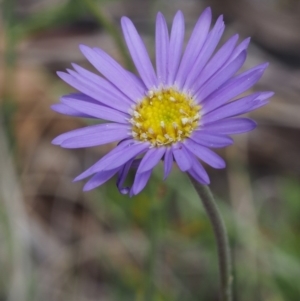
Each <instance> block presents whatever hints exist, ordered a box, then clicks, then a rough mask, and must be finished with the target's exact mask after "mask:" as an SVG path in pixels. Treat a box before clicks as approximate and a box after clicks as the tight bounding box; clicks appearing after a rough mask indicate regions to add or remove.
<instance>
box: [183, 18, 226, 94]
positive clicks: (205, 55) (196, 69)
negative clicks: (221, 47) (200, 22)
mask: <svg viewBox="0 0 300 301" xmlns="http://www.w3.org/2000/svg"><path fill="white" fill-rule="evenodd" d="M224 28H225V26H224V22H223V16H220V17H219V18H218V20H217V22H216V24H215V26H214V28H213V29H212V30H211V32H210V33H209V34H208V37H207V39H206V41H205V44H204V46H203V47H202V49H201V51H200V53H199V55H198V57H197V59H196V61H195V62H194V64H193V66H192V68H191V69H190V72H189V73H188V76H187V79H186V81H185V84H184V89H186V90H190V89H191V87H192V86H193V84H194V82H195V80H196V79H197V78H198V77H199V74H200V72H201V71H202V69H203V67H204V66H205V65H206V63H207V61H208V60H209V58H210V57H211V55H212V54H213V52H214V51H215V49H216V47H217V45H218V43H219V41H220V39H221V36H222V34H223V32H224Z"/></svg>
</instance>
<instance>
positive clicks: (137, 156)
mask: <svg viewBox="0 0 300 301" xmlns="http://www.w3.org/2000/svg"><path fill="white" fill-rule="evenodd" d="M211 19H212V16H211V10H210V8H207V9H206V10H205V11H204V12H203V13H202V15H201V16H200V18H199V20H198V21H197V23H196V25H195V28H194V30H193V32H192V34H191V37H190V39H189V41H188V44H187V46H186V49H185V51H184V52H183V50H182V48H183V41H184V17H183V14H182V13H181V12H180V11H179V12H178V13H177V14H176V15H175V17H174V20H173V24H172V28H171V32H170V35H169V31H168V28H167V24H166V20H165V18H164V16H163V15H162V14H161V13H158V15H157V19H156V36H155V39H156V43H155V44H156V46H155V47H156V72H155V70H154V68H153V65H152V63H151V61H150V58H149V55H148V53H147V50H146V48H145V45H144V43H143V41H142V39H141V37H140V36H139V34H138V33H137V31H136V29H135V27H134V25H133V23H132V22H131V21H130V20H129V19H128V18H126V17H123V18H122V20H121V24H122V29H123V34H124V37H125V40H126V43H127V46H128V49H129V52H130V54H131V57H132V60H133V62H134V64H135V66H136V69H137V71H138V73H139V77H137V76H136V75H134V74H132V73H131V72H129V71H127V70H125V69H123V68H122V67H121V66H120V65H119V64H118V63H117V62H116V61H115V60H114V59H113V58H111V57H110V56H109V55H108V54H107V53H105V52H104V51H102V50H101V49H98V48H90V47H88V46H84V45H81V46H80V50H81V51H82V53H83V54H84V56H85V57H86V58H87V59H88V61H89V62H90V63H91V64H92V65H93V66H94V67H95V68H96V69H97V70H98V71H99V72H100V73H101V74H102V75H103V77H101V76H99V75H96V74H94V73H92V72H90V71H88V70H85V69H83V68H82V67H80V66H78V65H76V64H73V67H74V69H75V71H73V70H67V71H68V73H64V72H58V75H59V76H60V78H61V79H63V80H64V81H65V82H66V83H68V84H69V85H71V86H72V87H74V88H75V89H77V90H78V91H80V93H75V94H70V95H67V96H63V97H62V98H61V103H60V104H56V105H53V106H52V109H53V110H55V111H57V112H59V113H62V114H66V115H71V116H79V117H90V118H99V119H105V120H107V121H109V122H107V123H104V124H98V125H92V126H87V127H84V128H81V129H77V130H73V131H70V132H68V133H65V134H62V135H60V136H58V137H57V138H55V139H54V140H53V143H54V144H57V145H60V146H62V147H64V148H82V147H92V146H96V145H102V144H105V143H110V142H115V141H119V144H118V145H117V146H116V147H115V148H114V149H113V150H112V151H111V152H109V153H108V154H107V155H105V156H104V157H102V158H101V160H99V161H98V162H97V163H95V164H94V165H93V166H91V167H90V168H89V169H87V170H86V171H84V172H83V173H82V174H80V175H79V176H78V177H77V178H76V179H75V180H82V179H84V178H87V177H90V176H92V177H91V178H90V179H89V181H88V182H87V183H86V184H85V186H84V190H90V189H93V188H95V187H97V186H99V185H102V184H103V183H105V182H106V181H107V180H108V179H110V178H111V177H113V176H114V175H115V174H118V179H117V186H118V188H119V190H120V192H121V193H124V194H126V193H129V194H130V195H131V196H132V195H136V194H138V193H139V192H140V191H141V190H142V189H143V188H144V187H145V185H146V184H147V182H148V180H149V178H150V175H151V172H152V170H153V168H154V167H155V166H156V165H157V164H158V163H159V161H160V160H163V162H164V179H165V178H166V177H167V176H168V175H169V173H170V171H171V168H172V165H173V162H174V161H175V162H176V163H177V165H178V167H179V169H180V170H182V171H183V172H187V173H189V174H190V175H191V176H192V177H194V178H195V179H196V180H197V181H199V182H200V183H202V184H209V182H210V180H209V176H208V174H207V172H206V171H205V169H204V168H203V166H202V164H201V163H200V161H199V159H200V160H201V161H203V162H205V163H206V164H208V165H210V166H212V167H214V168H224V167H225V162H224V160H223V159H222V158H221V157H220V156H218V155H217V154H216V153H215V152H213V151H212V150H211V149H210V148H220V147H225V146H228V145H231V144H232V143H233V140H232V139H231V138H230V137H229V136H228V135H231V134H239V133H243V132H248V131H250V130H253V129H254V128H255V126H256V124H255V122H254V121H252V120H251V119H248V118H240V117H236V116H238V115H240V114H244V113H247V112H250V111H252V110H254V109H257V108H259V107H261V106H263V105H265V104H266V103H267V102H268V98H270V97H271V96H272V95H273V93H272V92H256V93H252V94H250V95H248V96H243V97H241V98H238V99H237V97H238V96H239V95H240V94H242V93H244V92H245V91H246V90H248V89H249V88H250V87H252V86H253V85H254V84H255V83H256V82H257V81H258V80H259V79H260V77H261V76H262V74H263V72H264V70H265V69H266V67H267V64H262V65H259V66H257V67H255V68H252V69H250V70H248V71H246V72H243V73H240V74H238V75H235V74H236V73H237V71H238V70H239V69H240V68H241V67H242V65H243V64H244V62H245V60H246V56H247V51H246V49H247V46H248V44H249V41H250V39H246V40H244V41H242V42H241V43H240V44H238V45H236V44H237V41H238V35H234V36H233V37H231V38H230V39H229V40H228V41H227V42H226V43H225V44H224V45H223V46H222V47H221V48H220V49H219V50H218V51H217V52H216V53H215V54H213V53H214V52H215V49H216V47H217V45H218V43H219V41H220V39H221V36H222V34H223V31H224V28H225V27H224V22H223V18H222V16H220V17H219V18H218V20H217V21H216V23H215V25H214V26H213V27H212V29H211V30H210V26H211ZM131 168H136V169H137V170H136V174H135V179H134V182H133V185H132V187H124V181H125V178H126V177H127V174H128V172H129V170H130V169H131Z"/></svg>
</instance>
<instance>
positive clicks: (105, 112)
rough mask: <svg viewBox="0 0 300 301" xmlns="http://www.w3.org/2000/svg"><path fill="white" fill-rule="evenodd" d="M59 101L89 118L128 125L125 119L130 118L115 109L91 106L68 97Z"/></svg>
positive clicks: (96, 105) (91, 104)
mask: <svg viewBox="0 0 300 301" xmlns="http://www.w3.org/2000/svg"><path fill="white" fill-rule="evenodd" d="M61 101H62V103H64V104H66V105H67V106H69V107H70V108H72V109H75V110H77V111H79V112H82V113H84V114H87V115H89V116H93V117H97V118H100V119H105V120H109V121H115V122H120V123H126V124H128V122H127V120H126V119H127V118H129V117H130V116H129V115H128V114H124V113H122V112H120V111H116V110H115V109H111V108H108V107H104V106H101V105H99V104H93V103H89V102H85V101H82V100H78V99H74V98H72V97H69V96H67V97H66V96H65V97H62V98H61Z"/></svg>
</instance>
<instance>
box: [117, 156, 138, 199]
mask: <svg viewBox="0 0 300 301" xmlns="http://www.w3.org/2000/svg"><path fill="white" fill-rule="evenodd" d="M133 161H134V159H131V160H129V161H128V162H127V163H126V164H124V165H123V167H122V168H121V169H120V171H119V175H118V179H117V187H118V189H119V191H120V193H122V194H128V193H129V191H130V187H124V186H123V185H124V182H125V180H126V177H127V175H128V172H129V170H130V168H131V165H132V162H133Z"/></svg>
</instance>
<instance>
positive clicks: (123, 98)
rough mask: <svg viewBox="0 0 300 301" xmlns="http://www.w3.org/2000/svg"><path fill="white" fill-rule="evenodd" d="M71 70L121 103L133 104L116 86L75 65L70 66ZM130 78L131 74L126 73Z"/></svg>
mask: <svg viewBox="0 0 300 301" xmlns="http://www.w3.org/2000/svg"><path fill="white" fill-rule="evenodd" d="M72 66H73V68H74V69H75V70H76V71H77V73H78V74H80V75H81V76H83V77H85V78H86V79H87V80H89V81H92V82H93V83H94V84H95V85H97V86H98V87H99V88H101V89H103V90H105V91H106V92H107V93H110V94H112V95H113V96H115V97H116V98H118V99H119V100H120V101H122V102H126V103H128V104H132V103H134V102H133V101H132V100H131V99H129V98H128V97H127V96H126V95H125V94H123V93H122V92H121V91H120V90H119V89H118V88H117V87H116V86H114V85H113V84H112V83H111V82H109V81H108V80H106V79H105V78H103V77H101V76H99V75H97V74H95V73H93V72H91V71H89V70H86V69H84V68H82V67H81V66H79V65H77V64H74V63H73V64H72ZM128 73H129V74H130V75H131V76H133V74H132V73H131V72H128Z"/></svg>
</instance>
